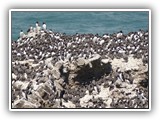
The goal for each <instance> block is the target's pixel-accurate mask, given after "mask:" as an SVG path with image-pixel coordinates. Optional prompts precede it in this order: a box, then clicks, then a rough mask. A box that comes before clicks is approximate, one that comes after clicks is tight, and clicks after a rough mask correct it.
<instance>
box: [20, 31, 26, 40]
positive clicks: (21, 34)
mask: <svg viewBox="0 0 160 120" xmlns="http://www.w3.org/2000/svg"><path fill="white" fill-rule="evenodd" d="M24 35H25V34H24V33H23V30H21V32H20V33H19V36H20V38H23V37H24Z"/></svg>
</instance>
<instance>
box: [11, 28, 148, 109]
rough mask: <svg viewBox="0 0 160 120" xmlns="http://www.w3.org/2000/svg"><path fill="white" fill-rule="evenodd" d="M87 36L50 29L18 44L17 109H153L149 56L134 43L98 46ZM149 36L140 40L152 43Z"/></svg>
mask: <svg viewBox="0 0 160 120" xmlns="http://www.w3.org/2000/svg"><path fill="white" fill-rule="evenodd" d="M144 34H145V33H144ZM86 36H87V35H86ZM88 36H89V35H88ZM88 36H87V37H86V38H85V39H86V41H87V42H85V39H84V41H81V40H82V39H80V38H79V39H80V40H78V41H77V42H75V41H76V39H77V38H75V36H57V35H55V34H53V33H49V32H47V31H46V33H43V36H41V34H40V35H34V37H33V36H30V37H28V38H24V39H22V40H19V41H17V42H13V43H12V57H13V59H12V108H148V98H149V96H148V87H149V85H148V83H149V82H148V80H149V79H148V76H149V75H148V74H149V73H148V63H147V59H146V58H147V57H148V55H147V54H145V55H143V54H139V53H138V52H137V51H131V49H133V50H135V48H134V46H132V42H131V45H128V43H125V42H124V43H125V44H127V45H128V46H127V45H126V46H125V45H124V46H123V44H122V45H121V43H116V42H118V41H119V40H120V41H121V39H119V38H117V41H114V42H113V39H112V38H113V36H110V39H109V38H107V39H105V40H103V44H99V43H98V41H97V37H96V38H94V36H92V35H91V36H89V37H88ZM144 36H145V37H147V36H146V35H144ZM123 37H125V36H123ZM123 37H122V38H123ZM145 37H144V38H139V39H140V40H142V41H143V42H144V43H145V44H147V42H146V41H147V40H146V41H145V40H144V39H145ZM71 38H72V40H73V41H71V40H70V39H71ZM87 38H88V39H89V38H92V39H93V38H94V39H96V41H94V42H90V41H91V40H92V39H89V40H88V39H87ZM64 39H67V40H70V41H69V43H70V45H68V48H67V44H66V43H65V41H64ZM101 39H102V38H101V37H100V38H99V40H101ZM114 39H115V38H114ZM57 41H58V42H57ZM88 41H89V42H88ZM107 41H110V42H107ZM126 41H127V37H126ZM121 42H123V41H121ZM80 43H81V44H80ZM26 44H27V45H26ZM37 44H38V45H37ZM90 44H91V45H92V46H89V45H90ZM65 45H66V48H64V46H65ZM74 45H75V46H76V45H78V46H77V48H76V47H73V46H74ZM83 45H84V46H85V47H84V46H83ZM115 45H117V46H118V47H117V46H115ZM87 46H88V47H87ZM119 46H120V47H123V48H125V49H129V51H127V50H126V53H123V51H122V50H121V51H119V49H120V48H119ZM72 47H73V48H72ZM78 47H79V48H78ZM83 47H84V48H83ZM106 47H107V48H106ZM116 47H117V48H116ZM140 47H142V46H140ZM144 47H145V46H144ZM70 48H72V50H71V49H70ZM88 48H89V49H90V51H89V52H88V53H86V52H85V49H88ZM125 49H124V50H125ZM26 50H28V52H27V53H26V52H25V51H26ZM78 50H81V51H80V52H79V51H78ZM107 50H108V51H107ZM116 50H117V51H116ZM143 50H144V51H145V49H142V50H141V51H140V53H143V52H144V51H143ZM81 52H84V53H83V54H81ZM121 52H122V53H121ZM132 52H133V53H132ZM145 52H146V51H145ZM146 53H147V52H146ZM127 54H128V55H127ZM113 55H114V56H113ZM63 57H64V58H63Z"/></svg>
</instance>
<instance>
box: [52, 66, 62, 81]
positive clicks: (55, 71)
mask: <svg viewBox="0 0 160 120" xmlns="http://www.w3.org/2000/svg"><path fill="white" fill-rule="evenodd" d="M51 72H52V76H53V77H54V78H55V79H59V78H60V72H59V69H58V68H56V67H53V69H52V70H51Z"/></svg>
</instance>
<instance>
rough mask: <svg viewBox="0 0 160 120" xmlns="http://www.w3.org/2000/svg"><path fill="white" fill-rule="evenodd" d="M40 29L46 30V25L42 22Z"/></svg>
mask: <svg viewBox="0 0 160 120" xmlns="http://www.w3.org/2000/svg"><path fill="white" fill-rule="evenodd" d="M42 29H43V30H46V29H47V25H46V24H45V23H44V22H43V25H42Z"/></svg>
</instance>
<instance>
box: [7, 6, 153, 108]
mask: <svg viewBox="0 0 160 120" xmlns="http://www.w3.org/2000/svg"><path fill="white" fill-rule="evenodd" d="M12 11H117V12H118V11H148V12H149V109H65V108H64V109H11V73H10V72H11V12H12ZM9 110H10V111H150V110H151V10H150V9H10V10H9Z"/></svg>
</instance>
